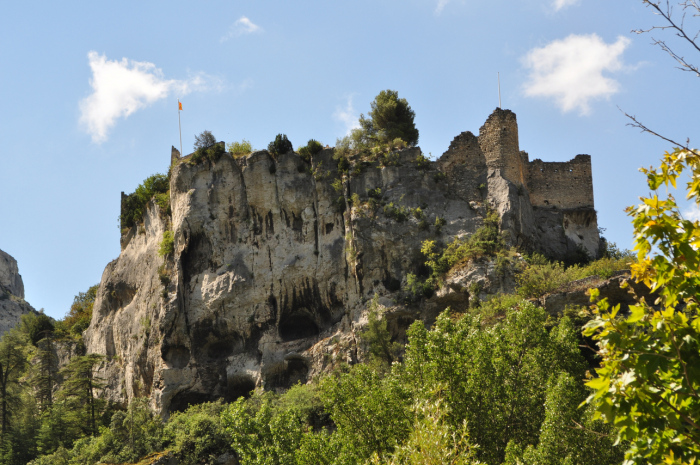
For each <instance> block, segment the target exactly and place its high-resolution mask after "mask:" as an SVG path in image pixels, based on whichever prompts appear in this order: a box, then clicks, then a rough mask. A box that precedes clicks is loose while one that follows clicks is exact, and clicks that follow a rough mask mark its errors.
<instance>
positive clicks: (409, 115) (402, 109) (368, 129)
mask: <svg viewBox="0 0 700 465" xmlns="http://www.w3.org/2000/svg"><path fill="white" fill-rule="evenodd" d="M370 105H371V107H372V109H371V110H370V111H369V113H368V116H369V118H365V116H364V115H360V126H361V128H362V130H363V131H364V133H365V134H366V135H367V137H368V138H369V139H372V140H374V141H376V142H381V143H387V142H392V141H393V140H394V139H401V140H403V141H404V142H406V143H407V144H409V145H416V144H418V129H416V125H415V124H414V122H413V119H414V118H415V117H416V114H415V112H414V111H413V110H412V109H411V106H410V105H409V104H408V101H406V99H405V98H399V93H398V92H397V91H395V90H383V91H381V92H379V95H377V96H376V97H375V98H374V101H373V102H372V103H371V104H370Z"/></svg>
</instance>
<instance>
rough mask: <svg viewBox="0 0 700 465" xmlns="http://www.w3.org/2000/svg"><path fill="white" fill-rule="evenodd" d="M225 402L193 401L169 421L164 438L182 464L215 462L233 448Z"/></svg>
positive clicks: (174, 414) (192, 464)
mask: <svg viewBox="0 0 700 465" xmlns="http://www.w3.org/2000/svg"><path fill="white" fill-rule="evenodd" d="M223 410H224V405H223V404H222V403H221V402H209V403H203V404H199V405H193V406H191V407H189V408H188V409H187V410H185V411H184V412H175V413H173V414H172V416H171V417H170V420H168V422H167V423H166V425H165V429H164V431H163V439H164V442H165V444H166V446H167V447H168V448H169V449H171V450H172V451H173V452H174V453H175V455H176V457H177V459H178V461H179V463H180V464H181V465H196V464H200V463H211V462H212V460H213V458H214V457H215V456H217V455H221V454H223V453H224V452H225V451H227V450H230V448H229V437H228V434H227V433H226V431H225V428H224V422H223V420H222V415H221V414H222V412H223Z"/></svg>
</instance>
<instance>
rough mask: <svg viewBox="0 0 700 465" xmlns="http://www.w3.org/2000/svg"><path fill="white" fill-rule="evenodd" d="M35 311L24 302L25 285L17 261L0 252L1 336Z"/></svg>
mask: <svg viewBox="0 0 700 465" xmlns="http://www.w3.org/2000/svg"><path fill="white" fill-rule="evenodd" d="M35 311H36V310H34V308H33V307H32V306H31V305H29V304H28V303H27V302H25V301H24V283H23V282H22V276H20V274H19V269H18V268H17V261H16V260H15V259H14V258H12V256H10V255H9V254H7V253H5V252H3V251H2V250H0V336H2V335H3V334H5V332H6V331H9V330H10V329H12V328H14V327H15V326H16V325H17V323H19V320H20V318H21V317H22V315H24V314H25V313H29V312H35Z"/></svg>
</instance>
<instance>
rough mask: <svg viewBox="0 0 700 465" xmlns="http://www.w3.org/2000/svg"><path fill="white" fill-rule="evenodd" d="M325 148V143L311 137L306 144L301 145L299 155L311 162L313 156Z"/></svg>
mask: <svg viewBox="0 0 700 465" xmlns="http://www.w3.org/2000/svg"><path fill="white" fill-rule="evenodd" d="M321 150H323V145H321V143H320V142H319V141H317V140H315V139H309V141H308V142H307V143H306V145H305V146H303V147H299V150H298V152H299V156H300V157H301V158H303V159H304V160H305V161H307V162H310V161H311V157H312V156H314V155H316V154H318V153H319V152H320V151H321Z"/></svg>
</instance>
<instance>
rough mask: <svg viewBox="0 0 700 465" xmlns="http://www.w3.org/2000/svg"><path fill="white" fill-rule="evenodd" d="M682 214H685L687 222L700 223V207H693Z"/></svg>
mask: <svg viewBox="0 0 700 465" xmlns="http://www.w3.org/2000/svg"><path fill="white" fill-rule="evenodd" d="M681 213H682V214H683V218H685V219H686V220H690V221H700V207H698V205H697V204H696V205H692V206H691V207H690V208H688V209H687V210H683V211H682V212H681Z"/></svg>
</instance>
